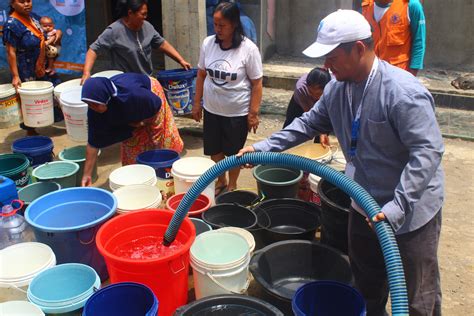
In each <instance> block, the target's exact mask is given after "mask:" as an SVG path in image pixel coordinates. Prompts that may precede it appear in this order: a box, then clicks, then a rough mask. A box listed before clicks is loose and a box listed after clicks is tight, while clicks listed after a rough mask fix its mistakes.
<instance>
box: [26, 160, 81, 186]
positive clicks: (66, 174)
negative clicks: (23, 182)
mask: <svg viewBox="0 0 474 316" xmlns="http://www.w3.org/2000/svg"><path fill="white" fill-rule="evenodd" d="M78 171H79V165H78V164H77V163H75V162H72V161H53V162H47V163H45V164H44V165H41V166H38V167H37V168H35V169H33V173H32V175H33V177H34V178H36V179H37V180H38V181H54V182H56V183H58V184H59V185H61V188H63V189H64V188H72V187H74V186H76V179H77V172H78Z"/></svg>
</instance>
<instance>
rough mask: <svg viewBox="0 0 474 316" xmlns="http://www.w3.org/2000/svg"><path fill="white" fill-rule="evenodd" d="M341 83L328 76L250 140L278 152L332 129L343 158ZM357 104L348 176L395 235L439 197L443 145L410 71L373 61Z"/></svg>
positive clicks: (345, 112) (431, 211)
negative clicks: (306, 103)
mask: <svg viewBox="0 0 474 316" xmlns="http://www.w3.org/2000/svg"><path fill="white" fill-rule="evenodd" d="M347 84H350V83H348V82H339V81H336V80H333V81H331V82H330V83H329V84H328V85H327V86H326V88H325V89H324V93H323V96H322V97H321V98H320V100H319V101H318V102H317V103H316V105H315V106H314V107H313V108H312V109H311V110H310V111H308V112H306V113H304V114H303V115H302V116H301V117H299V118H296V119H295V120H293V123H291V124H290V125H288V126H287V127H286V128H285V129H283V130H281V131H279V132H276V133H274V134H273V135H272V136H270V137H269V138H267V139H265V140H263V141H261V142H258V143H256V144H254V145H253V147H254V148H255V150H257V151H283V150H286V149H288V148H290V147H293V146H296V145H298V144H301V143H303V142H305V141H307V140H310V139H312V138H313V137H314V135H316V134H321V133H328V132H333V133H334V134H335V135H336V137H337V139H338V141H339V144H340V146H341V149H342V151H343V153H344V155H345V158H346V159H348V158H349V157H348V152H349V149H350V142H351V123H352V119H353V118H352V111H351V109H350V107H349V102H348V96H347V93H346V85H347ZM362 106H363V109H362V114H361V118H360V131H359V138H358V143H357V153H356V155H355V157H354V159H353V163H354V166H355V168H356V171H355V175H354V180H355V181H356V182H357V183H359V184H360V185H361V186H362V187H363V188H364V189H365V190H367V191H368V192H369V194H370V195H372V196H373V197H374V199H375V200H376V201H377V202H378V203H379V205H380V206H381V207H382V212H384V214H385V216H386V217H387V220H388V222H389V223H390V224H391V226H392V227H393V229H394V230H395V232H396V233H397V234H403V233H406V232H410V231H414V230H416V229H418V228H420V227H422V226H423V225H424V224H426V223H427V222H428V221H429V220H430V219H431V218H433V216H434V215H436V213H437V212H438V211H439V210H440V208H441V205H442V203H443V200H444V174H443V170H442V168H441V158H442V156H443V152H444V145H443V139H442V136H441V132H440V129H439V126H438V123H437V121H436V117H435V111H434V100H433V97H432V96H431V94H430V93H429V92H428V90H427V89H426V88H425V87H424V86H423V85H422V84H421V83H420V82H419V81H418V79H416V78H415V77H414V76H412V75H411V74H410V73H408V72H406V71H404V70H401V69H398V68H396V67H394V66H391V65H390V64H388V63H386V62H384V61H380V63H379V67H378V70H377V73H376V75H375V77H374V81H373V83H372V84H371V85H370V86H369V87H368V88H367V94H366V96H365V98H364V102H363V105H362Z"/></svg>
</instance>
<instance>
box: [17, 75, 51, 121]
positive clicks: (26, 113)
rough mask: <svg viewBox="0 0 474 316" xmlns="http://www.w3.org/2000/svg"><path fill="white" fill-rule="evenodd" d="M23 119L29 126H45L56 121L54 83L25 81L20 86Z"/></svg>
mask: <svg viewBox="0 0 474 316" xmlns="http://www.w3.org/2000/svg"><path fill="white" fill-rule="evenodd" d="M18 92H19V94H20V98H21V113H22V115H23V121H24V123H25V125H26V126H29V127H43V126H49V125H52V124H53V123H54V114H53V84H52V83H51V82H49V81H28V82H23V83H22V84H21V87H19V88H18Z"/></svg>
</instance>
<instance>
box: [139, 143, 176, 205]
mask: <svg viewBox="0 0 474 316" xmlns="http://www.w3.org/2000/svg"><path fill="white" fill-rule="evenodd" d="M179 158H180V157H179V153H177V152H176V151H174V150H171V149H155V150H149V151H145V152H143V153H141V154H140V155H138V157H137V163H138V164H143V165H147V166H150V167H152V168H153V169H155V174H156V186H157V187H158V188H159V189H160V191H161V193H162V195H163V197H162V201H163V203H166V201H167V200H168V198H169V197H171V196H172V195H173V194H174V193H175V187H174V180H173V176H172V175H171V166H172V165H173V163H174V162H175V161H177V160H178V159H179Z"/></svg>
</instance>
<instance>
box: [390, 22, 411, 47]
mask: <svg viewBox="0 0 474 316" xmlns="http://www.w3.org/2000/svg"><path fill="white" fill-rule="evenodd" d="M406 41H407V27H406V26H404V25H397V26H391V29H390V30H388V32H387V46H401V45H404V44H405V42H406Z"/></svg>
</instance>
